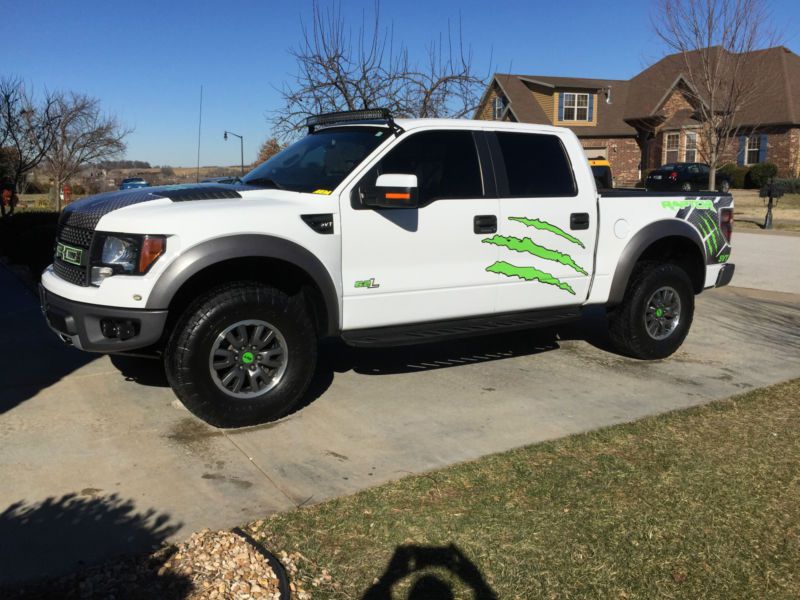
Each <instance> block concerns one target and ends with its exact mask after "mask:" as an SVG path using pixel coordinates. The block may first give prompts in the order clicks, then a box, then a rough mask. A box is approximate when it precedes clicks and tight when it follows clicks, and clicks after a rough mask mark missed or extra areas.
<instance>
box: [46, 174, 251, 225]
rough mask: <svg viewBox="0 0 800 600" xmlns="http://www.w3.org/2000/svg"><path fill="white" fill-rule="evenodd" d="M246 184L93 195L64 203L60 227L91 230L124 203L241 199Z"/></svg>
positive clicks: (207, 185)
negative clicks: (65, 205)
mask: <svg viewBox="0 0 800 600" xmlns="http://www.w3.org/2000/svg"><path fill="white" fill-rule="evenodd" d="M253 189H256V188H253V187H251V186H246V185H238V184H235V185H225V184H218V183H209V184H205V183H199V184H192V185H165V186H159V187H152V188H138V189H131V190H122V191H115V192H108V193H105V194H97V195H95V196H89V197H88V198H84V199H83V200H78V201H77V202H73V203H72V204H70V205H68V206H67V207H66V208H65V209H64V211H63V212H62V213H61V217H60V219H59V224H60V225H61V226H69V227H77V228H81V229H91V230H94V229H95V228H96V227H97V224H98V223H99V222H100V219H102V218H103V217H104V216H105V215H107V214H108V213H110V212H113V211H115V210H119V209H122V208H125V207H128V206H133V205H136V204H142V203H143V202H152V201H154V200H163V199H167V200H170V201H172V202H190V201H200V200H222V199H235V198H241V197H242V196H241V194H240V193H239V192H240V191H244V190H253Z"/></svg>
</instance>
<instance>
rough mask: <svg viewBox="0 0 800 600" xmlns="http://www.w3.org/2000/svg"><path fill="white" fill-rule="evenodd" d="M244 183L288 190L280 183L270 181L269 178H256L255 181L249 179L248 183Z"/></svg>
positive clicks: (245, 182)
mask: <svg viewBox="0 0 800 600" xmlns="http://www.w3.org/2000/svg"><path fill="white" fill-rule="evenodd" d="M242 183H244V184H245V185H254V186H260V185H262V186H269V187H274V188H277V189H279V190H285V189H286V188H285V187H283V186H282V185H281V184H280V183H278V182H277V181H275V180H274V179H270V178H269V177H256V178H254V179H248V180H247V181H242Z"/></svg>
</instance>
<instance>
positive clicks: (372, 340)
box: [342, 306, 582, 348]
mask: <svg viewBox="0 0 800 600" xmlns="http://www.w3.org/2000/svg"><path fill="white" fill-rule="evenodd" d="M581 312H582V309H581V307H579V306H575V307H569V308H564V309H551V310H535V311H524V312H513V313H505V314H499V315H487V316H482V317H467V318H464V319H452V320H447V321H432V322H428V323H413V324H410V325H395V326H391V327H375V328H370V329H353V330H350V331H344V332H342V339H343V340H344V341H345V342H347V343H348V344H349V345H351V346H357V347H370V348H378V347H383V346H410V345H412V344H426V343H429V342H441V341H444V340H452V339H458V338H464V337H471V336H474V335H481V334H484V335H485V334H492V333H501V332H506V331H515V330H519V329H533V328H536V327H544V326H546V325H553V324H555V323H566V322H569V321H575V320H577V319H579V318H580V317H581Z"/></svg>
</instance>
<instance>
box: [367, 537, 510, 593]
mask: <svg viewBox="0 0 800 600" xmlns="http://www.w3.org/2000/svg"><path fill="white" fill-rule="evenodd" d="M432 569H435V570H439V571H445V572H447V574H448V575H450V576H452V577H453V578H455V579H457V580H458V581H459V582H460V583H461V584H463V586H466V587H467V588H468V589H469V591H470V592H471V593H472V597H473V598H474V599H475V600H497V594H496V593H495V592H494V590H492V588H491V587H490V586H489V584H488V583H487V581H486V580H485V579H484V577H483V574H482V573H481V571H480V569H478V567H477V566H476V565H475V563H473V562H472V561H471V560H469V559H468V558H467V557H466V555H465V554H464V553H463V552H462V551H461V549H459V548H458V546H456V545H455V544H450V545H449V546H418V545H405V546H398V547H397V548H396V549H395V551H394V554H393V555H392V558H391V559H389V563H388V565H387V566H386V570H385V571H384V572H383V574H382V575H381V576H380V577H379V578H378V581H377V582H376V583H374V584H373V585H372V586H371V587H370V588H369V589H368V590H367V591H366V592H365V593H364V595H363V596H362V597H361V600H391V599H392V598H394V597H395V595H393V593H394V592H396V591H397V588H398V587H399V586H400V585H402V584H404V583H405V582H406V580H407V579H408V578H410V577H413V576H414V575H415V574H420V576H419V577H418V578H417V579H416V580H415V581H414V582H413V583H412V584H411V586H410V588H409V590H408V595H407V596H406V598H407V599H408V600H449V599H451V598H455V594H454V591H453V587H452V585H451V584H450V583H448V582H447V581H445V580H444V579H443V578H442V577H439V576H438V575H436V574H434V573H430V572H426V571H429V570H432Z"/></svg>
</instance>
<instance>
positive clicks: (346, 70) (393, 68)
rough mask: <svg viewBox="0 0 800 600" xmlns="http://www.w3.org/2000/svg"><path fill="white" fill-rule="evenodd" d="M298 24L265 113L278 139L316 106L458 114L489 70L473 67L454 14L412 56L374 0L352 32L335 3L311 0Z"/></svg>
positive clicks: (472, 104) (472, 103)
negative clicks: (292, 69) (274, 99)
mask: <svg viewBox="0 0 800 600" xmlns="http://www.w3.org/2000/svg"><path fill="white" fill-rule="evenodd" d="M301 31H302V41H301V42H300V44H299V45H298V46H297V47H295V48H293V49H291V53H292V55H293V56H294V58H295V61H296V64H297V71H296V73H295V74H294V76H293V78H292V80H291V81H290V82H289V83H287V84H286V85H285V86H284V87H283V88H281V89H280V90H279V92H280V94H281V96H282V100H283V102H282V104H283V106H282V108H281V109H280V110H277V111H274V112H273V113H272V118H271V121H272V125H273V128H274V131H275V132H276V134H277V135H279V136H280V137H281V138H283V139H288V138H291V137H294V136H295V135H296V134H297V132H298V131H299V130H301V128H302V126H303V123H304V121H305V119H306V118H307V117H308V116H311V115H315V114H319V113H321V112H334V111H342V110H358V109H365V108H378V107H380V108H388V109H389V110H391V111H392V113H393V114H394V115H395V116H398V117H464V116H466V115H468V114H470V113H471V112H473V111H474V110H475V108H476V107H477V104H478V102H479V100H480V95H481V93H482V92H483V89H484V88H485V86H486V81H487V79H488V75H489V72H490V70H487V74H486V75H485V76H478V75H477V74H476V72H475V69H474V67H473V56H472V51H471V49H470V48H469V47H465V46H464V43H463V32H462V28H461V22H460V21H459V23H458V28H457V32H456V33H455V34H454V33H453V32H452V31H451V27H450V24H449V23H448V27H447V31H446V32H445V33H444V34H443V35H440V37H439V39H438V40H437V41H435V42H432V43H431V44H429V45H428V47H427V49H426V55H425V60H424V61H421V62H416V61H414V60H412V59H411V58H410V53H409V50H408V48H407V47H406V46H405V45H404V44H402V43H400V44H398V43H396V42H395V38H394V27H393V25H390V26H389V27H382V26H381V19H380V5H379V3H378V2H376V4H375V8H374V11H373V14H372V15H371V16H369V15H367V14H366V12H365V13H363V14H362V19H361V23H360V26H359V27H358V29H357V31H356V32H355V33H353V32H352V31H351V30H350V29H349V28H348V27H347V26H346V25H345V20H344V17H343V16H342V11H341V5H340V4H338V3H337V4H333V5H331V6H329V7H327V8H324V9H323V8H321V7H320V6H319V4H317V3H316V2H315V3H314V4H313V7H312V14H311V19H310V22H303V21H301Z"/></svg>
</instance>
